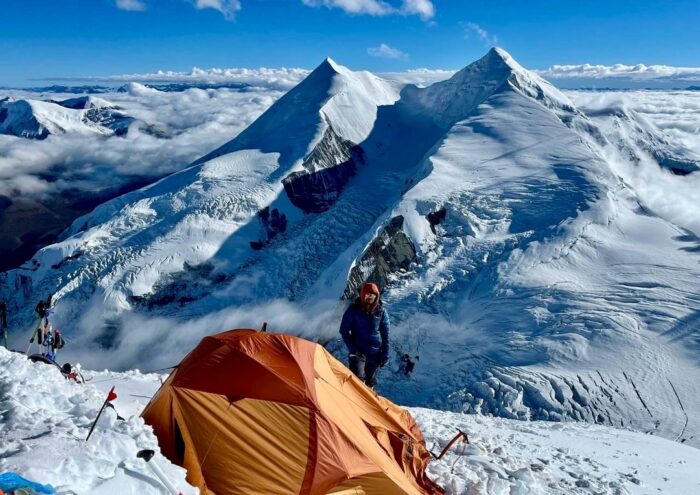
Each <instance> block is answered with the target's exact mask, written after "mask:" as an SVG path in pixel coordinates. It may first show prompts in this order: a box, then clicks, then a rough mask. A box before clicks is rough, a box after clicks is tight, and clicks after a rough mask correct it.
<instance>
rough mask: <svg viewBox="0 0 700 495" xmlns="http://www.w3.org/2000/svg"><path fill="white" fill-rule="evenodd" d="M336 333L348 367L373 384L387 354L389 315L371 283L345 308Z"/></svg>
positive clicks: (360, 377)
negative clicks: (340, 338) (339, 337)
mask: <svg viewBox="0 0 700 495" xmlns="http://www.w3.org/2000/svg"><path fill="white" fill-rule="evenodd" d="M340 335H342V337H343V340H344V341H345V345H346V346H347V347H348V354H349V356H348V357H349V362H350V370H351V371H352V372H353V373H355V375H357V377H358V378H359V379H360V380H362V381H363V382H365V383H366V384H367V385H368V386H369V387H374V386H375V385H376V384H377V370H378V369H379V368H381V367H382V366H384V365H385V364H386V362H387V358H388V356H389V315H388V314H387V312H386V309H384V305H383V304H382V301H381V297H380V294H379V288H378V287H377V286H376V285H375V284H370V283H368V284H364V285H363V286H362V289H361V290H360V297H358V298H357V300H355V302H354V303H353V304H351V305H350V307H348V309H346V310H345V314H343V320H342V321H341V323H340Z"/></svg>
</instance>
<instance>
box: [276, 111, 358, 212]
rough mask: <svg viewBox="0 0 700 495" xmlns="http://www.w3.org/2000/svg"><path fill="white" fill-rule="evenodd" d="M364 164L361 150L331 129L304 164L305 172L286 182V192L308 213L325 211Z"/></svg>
mask: <svg viewBox="0 0 700 495" xmlns="http://www.w3.org/2000/svg"><path fill="white" fill-rule="evenodd" d="M361 163H364V155H363V152H362V148H360V147H359V146H357V145H355V144H354V143H352V142H351V141H348V140H346V139H343V138H342V137H340V136H338V134H336V133H335V131H334V130H333V128H332V127H331V126H330V125H329V126H328V129H327V130H326V132H325V134H324V135H323V138H321V141H319V143H318V144H317V145H316V147H315V148H314V150H313V151H312V152H311V153H310V154H309V156H308V157H307V158H306V159H305V160H304V163H303V166H304V169H305V170H302V171H299V172H293V173H291V174H289V175H288V176H287V177H285V178H284V180H283V181H282V183H283V184H284V190H285V192H286V193H287V196H288V197H289V200H290V201H291V202H292V204H294V206H296V207H298V208H300V209H302V210H304V211H305V212H307V213H320V212H323V211H326V210H327V209H328V208H330V207H331V205H333V203H335V201H336V200H337V199H338V197H339V196H340V193H341V192H342V190H343V187H344V186H345V184H347V182H348V180H350V177H352V176H353V175H355V170H356V169H357V165H358V164H361Z"/></svg>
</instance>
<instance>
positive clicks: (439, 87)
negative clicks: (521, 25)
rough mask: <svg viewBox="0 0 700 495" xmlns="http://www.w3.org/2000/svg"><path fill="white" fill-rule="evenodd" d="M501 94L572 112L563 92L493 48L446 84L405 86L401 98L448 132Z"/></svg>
mask: <svg viewBox="0 0 700 495" xmlns="http://www.w3.org/2000/svg"><path fill="white" fill-rule="evenodd" d="M503 91H517V92H518V93H520V94H522V95H523V96H527V97H530V98H534V99H536V100H539V101H540V102H541V103H542V104H544V105H545V106H547V107H548V108H550V109H552V110H555V111H557V112H559V111H564V112H571V111H574V107H573V104H572V103H571V102H570V101H569V99H568V98H567V97H566V96H564V94H563V93H561V92H560V91H559V90H558V89H556V88H555V87H554V86H552V85H551V84H549V83H548V82H547V81H545V80H544V79H542V78H541V77H539V76H538V75H537V74H535V73H533V72H530V71H528V70H527V69H525V68H523V67H522V66H521V65H520V64H519V63H518V62H517V61H516V60H515V59H514V58H513V57H512V56H511V55H510V54H509V53H508V52H506V51H505V50H503V49H502V48H492V49H491V50H489V52H488V53H487V54H486V55H484V56H483V57H482V58H480V59H479V60H477V61H476V62H473V63H471V64H469V65H468V66H466V67H465V68H464V69H462V70H460V71H459V72H457V73H456V74H455V75H453V76H452V77H451V78H450V79H448V80H446V81H442V82H438V83H435V84H433V85H432V86H429V87H427V88H418V87H416V86H412V85H411V86H407V87H406V88H405V90H404V95H405V97H406V99H407V100H408V102H409V104H410V105H412V106H413V105H416V106H418V107H420V108H422V109H423V111H427V112H429V113H431V114H432V115H433V118H434V120H435V122H436V123H437V124H438V125H439V126H440V127H443V128H445V129H449V128H450V127H451V126H452V125H454V124H455V123H456V122H459V121H460V120H462V119H464V118H466V117H467V116H469V115H470V114H471V113H472V112H473V111H474V110H475V109H476V107H477V106H478V105H480V104H481V103H483V102H484V101H486V100H487V99H488V98H490V97H491V96H493V95H494V94H496V93H502V92H503Z"/></svg>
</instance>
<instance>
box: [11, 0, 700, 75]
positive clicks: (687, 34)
mask: <svg viewBox="0 0 700 495" xmlns="http://www.w3.org/2000/svg"><path fill="white" fill-rule="evenodd" d="M1 8H2V17H3V21H4V22H3V23H2V24H3V30H2V35H0V53H1V54H2V56H0V84H4V85H28V84H32V85H35V84H36V81H32V80H33V79H37V78H51V77H59V76H60V77H73V76H75V77H83V76H106V75H114V74H124V73H144V72H153V71H156V70H159V69H162V70H177V71H188V70H190V69H191V68H192V67H195V66H197V67H201V68H210V67H260V66H267V67H280V66H286V67H306V68H313V67H314V66H316V65H317V64H318V63H319V62H320V61H321V60H322V59H323V58H324V57H326V56H331V57H333V58H334V59H335V60H336V61H338V62H340V63H342V64H344V65H347V66H349V67H351V68H353V69H368V70H373V71H401V70H406V69H410V68H416V67H428V68H446V69H454V68H461V67H463V66H465V65H466V64H468V63H469V62H471V61H473V60H475V59H477V58H478V57H480V56H481V55H482V54H483V53H485V51H486V50H487V48H488V47H489V46H491V45H492V44H497V45H499V46H502V47H504V48H505V49H506V50H508V51H509V52H510V53H511V54H512V55H513V56H514V57H515V58H516V59H517V60H518V61H519V62H520V63H521V64H523V65H524V66H526V67H528V68H546V67H549V66H550V65H552V64H581V63H593V64H605V65H610V64H615V63H624V64H638V63H644V64H665V65H675V66H694V67H697V66H700V39H699V37H698V36H697V35H694V34H693V33H694V32H696V31H697V29H698V26H700V3H699V2H698V0H673V1H661V0H655V1H640V0H636V1H629V0H607V1H599V0H588V1H586V2H581V1H570V0H560V1H544V0H528V1H522V0H521V1H512V2H511V1H502V2H497V1H496V2H494V1H482V0H432V1H431V0H386V1H384V2H382V1H380V0H60V1H58V0H51V1H49V0H5V1H4V2H3V4H2V7H1ZM349 10H354V11H355V13H352V12H349Z"/></svg>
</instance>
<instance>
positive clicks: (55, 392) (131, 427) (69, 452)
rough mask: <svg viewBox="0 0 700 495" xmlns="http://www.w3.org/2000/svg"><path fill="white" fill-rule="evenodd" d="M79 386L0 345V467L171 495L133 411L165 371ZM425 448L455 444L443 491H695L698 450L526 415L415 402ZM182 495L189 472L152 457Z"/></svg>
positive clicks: (85, 488) (97, 486)
mask: <svg viewBox="0 0 700 495" xmlns="http://www.w3.org/2000/svg"><path fill="white" fill-rule="evenodd" d="M83 374H84V375H86V376H87V377H88V378H90V379H91V380H90V381H89V382H88V383H87V384H85V385H79V384H76V383H73V382H67V381H66V380H65V379H64V378H63V377H62V376H61V374H60V372H59V371H58V369H57V368H55V367H52V366H47V365H44V364H32V363H30V362H29V361H28V360H27V359H26V358H25V357H24V356H22V355H20V354H15V353H10V352H7V351H6V350H5V349H3V348H0V418H1V421H0V471H3V472H4V471H15V472H17V473H19V474H20V475H22V476H24V477H26V478H28V479H32V480H36V481H39V482H42V483H50V484H52V485H53V486H54V487H55V488H56V490H57V493H59V494H91V495H92V494H109V495H112V494H115V493H119V494H166V493H167V491H166V490H165V488H164V487H163V486H162V485H161V484H160V483H159V481H158V479H157V478H156V477H155V476H154V474H153V472H152V471H151V470H150V469H149V467H148V466H147V465H146V464H145V462H144V461H142V460H140V459H137V458H136V452H137V451H138V450H139V449H142V448H150V449H154V450H155V451H156V452H159V451H158V448H157V440H156V438H154V436H153V433H152V430H151V429H150V427H148V426H145V425H144V424H143V421H142V420H141V418H139V417H138V415H139V414H140V412H141V410H143V407H144V406H145V405H146V403H147V402H148V400H149V398H150V397H151V396H152V395H153V394H154V393H155V392H156V390H157V389H158V387H160V384H161V380H164V379H165V378H166V376H165V375H156V374H143V373H140V372H139V371H138V370H132V371H129V372H126V373H114V372H109V371H106V370H105V371H103V372H99V373H95V372H91V371H83ZM112 386H114V387H115V391H116V393H117V399H116V400H115V401H114V406H115V409H116V411H117V412H118V413H119V414H120V415H121V416H123V417H125V418H126V420H125V421H119V420H117V418H116V413H115V412H114V411H113V410H110V409H108V410H107V411H106V412H105V414H104V416H103V419H101V420H100V421H99V422H98V425H97V428H96V429H95V432H94V433H93V436H92V437H91V438H90V441H89V442H87V443H85V441H84V438H85V436H86V435H87V431H88V427H89V425H90V422H91V420H92V419H93V418H94V417H95V416H96V414H97V411H98V409H99V407H100V406H101V404H102V401H103V400H104V397H106V394H107V392H108V391H109V390H110V388H111V387H112ZM411 413H412V414H413V415H414V416H415V418H416V420H417V421H418V424H419V425H420V427H421V429H422V431H423V434H424V436H425V438H426V444H427V446H428V448H430V449H432V451H433V452H435V453H436V454H439V453H440V451H441V450H442V449H443V448H444V447H445V446H446V445H447V443H448V442H449V441H450V439H451V438H452V437H453V436H454V435H455V434H456V433H457V429H460V430H462V431H465V432H466V433H467V434H468V436H469V440H470V444H469V445H466V444H464V443H458V444H456V445H455V446H454V447H453V448H452V449H451V450H450V451H448V453H447V454H446V455H445V457H444V458H443V459H442V460H440V461H436V460H434V461H432V462H431V463H430V464H429V467H428V473H429V475H430V476H431V478H432V479H434V480H435V481H437V482H438V483H439V484H440V485H441V486H443V487H444V488H445V490H446V493H447V494H448V495H467V494H469V495H477V494H478V495H487V494H488V495H515V494H562V493H569V494H598V495H600V494H611V495H612V494H617V495H620V494H652V493H668V494H686V493H687V494H690V493H696V492H697V491H698V490H700V475H699V474H698V472H697V469H696V466H697V465H698V463H699V462H700V451H698V450H697V449H694V448H691V447H687V446H683V445H679V444H677V443H674V442H671V441H668V440H665V439H661V438H657V437H653V436H650V435H643V434H641V433H637V432H633V431H629V430H623V429H615V428H610V427H602V426H595V425H586V424H582V423H547V422H522V421H512V420H506V419H497V418H485V417H481V416H475V415H465V414H455V413H447V412H442V411H434V410H430V409H411ZM154 460H155V462H157V463H158V466H159V467H161V468H162V469H163V470H164V471H165V473H166V474H167V476H168V477H169V479H170V480H171V481H172V482H173V483H174V484H175V485H176V486H177V488H178V489H180V490H182V491H183V493H185V494H194V493H197V490H196V489H194V488H192V487H190V486H188V485H187V483H186V482H185V480H184V476H185V473H184V470H183V469H181V468H179V467H177V466H173V465H171V464H170V463H169V461H167V459H165V458H164V457H163V456H162V455H160V454H159V453H158V454H157V455H156V456H155V457H154Z"/></svg>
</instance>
